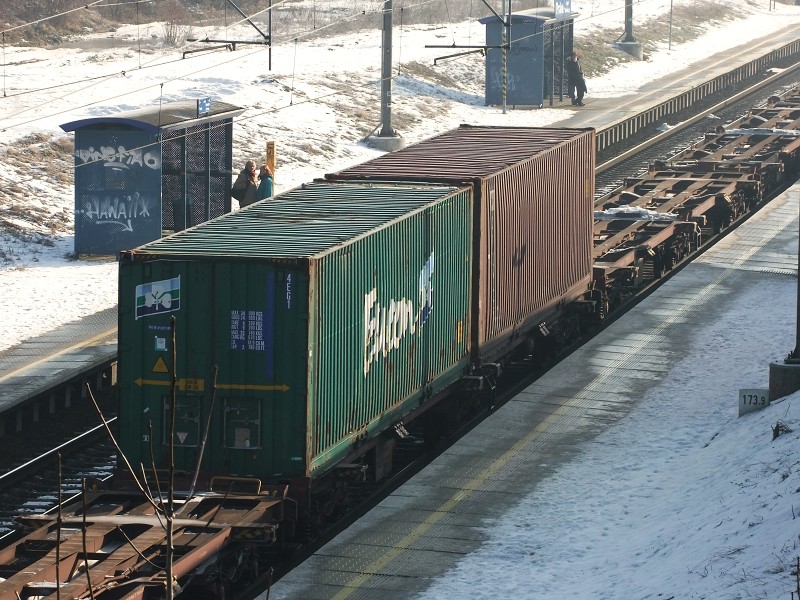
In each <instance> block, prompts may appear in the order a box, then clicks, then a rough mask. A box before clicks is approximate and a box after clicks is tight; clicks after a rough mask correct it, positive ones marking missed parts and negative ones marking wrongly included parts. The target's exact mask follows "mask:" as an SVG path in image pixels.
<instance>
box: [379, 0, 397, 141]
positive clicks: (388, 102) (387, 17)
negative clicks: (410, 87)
mask: <svg viewBox="0 0 800 600" xmlns="http://www.w3.org/2000/svg"><path fill="white" fill-rule="evenodd" d="M381 125H382V126H383V127H382V128H381V133H380V135H381V137H391V136H393V135H394V131H393V130H392V0H384V3H383V58H382V60H381Z"/></svg>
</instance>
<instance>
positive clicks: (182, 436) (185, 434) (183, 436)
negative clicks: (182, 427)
mask: <svg viewBox="0 0 800 600" xmlns="http://www.w3.org/2000/svg"><path fill="white" fill-rule="evenodd" d="M175 433H176V435H177V436H178V441H179V442H180V443H181V444H182V443H183V442H185V441H186V438H187V437H189V432H188V431H176V432H175Z"/></svg>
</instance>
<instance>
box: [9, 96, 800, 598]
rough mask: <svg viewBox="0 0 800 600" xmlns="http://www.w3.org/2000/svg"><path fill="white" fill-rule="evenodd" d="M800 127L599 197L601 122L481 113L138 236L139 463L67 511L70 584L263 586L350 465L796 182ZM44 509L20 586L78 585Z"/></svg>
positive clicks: (670, 167)
mask: <svg viewBox="0 0 800 600" xmlns="http://www.w3.org/2000/svg"><path fill="white" fill-rule="evenodd" d="M799 131H800V98H798V96H797V94H796V92H794V95H792V94H787V95H786V96H784V97H782V98H780V99H779V101H773V102H771V103H770V106H769V107H768V108H766V109H763V110H761V109H759V110H758V111H755V112H754V113H753V114H751V115H748V117H746V119H743V120H742V121H740V122H737V123H734V124H731V125H730V126H728V127H726V128H722V130H721V131H716V132H714V133H712V134H709V135H708V136H707V139H706V140H704V142H702V143H701V144H698V145H697V146H696V147H693V148H690V149H688V150H686V151H685V152H682V153H680V154H679V155H677V156H675V157H673V158H672V159H670V160H668V161H664V162H662V163H660V164H658V165H654V166H653V167H652V168H651V170H650V171H649V172H648V173H647V174H646V175H645V176H643V177H640V178H636V179H633V180H629V181H626V184H625V186H623V188H621V189H620V190H617V191H616V192H614V194H612V195H611V196H610V197H608V198H606V199H603V200H602V201H600V202H598V203H597V205H596V202H595V198H594V195H595V190H594V171H595V163H594V161H595V148H594V135H595V134H594V131H593V130H591V129H557V128H513V127H473V126H462V127H460V128H458V129H456V130H454V131H450V132H447V133H444V134H442V135H439V136H436V137H434V138H431V139H429V140H426V141H423V142H420V143H418V144H415V145H413V146H409V147H407V148H405V149H403V150H400V151H397V152H394V153H391V154H387V155H384V156H381V157H379V158H377V159H375V160H372V161H369V162H367V163H364V164H361V165H357V166H355V167H352V168H350V169H345V170H343V171H340V172H337V173H334V174H331V175H327V176H326V177H325V179H324V180H319V181H314V182H311V183H308V184H305V185H302V186H300V187H298V188H296V189H294V190H291V191H289V192H286V193H284V194H281V195H279V196H277V197H276V198H274V199H271V200H268V201H262V202H259V203H256V204H254V205H251V206H249V207H247V208H245V209H242V210H240V211H238V212H236V213H232V214H229V215H225V216H223V217H220V218H217V219H215V220H213V221H210V222H207V223H204V224H202V225H198V226H196V227H193V228H191V229H188V230H186V231H183V232H180V233H178V234H175V235H172V236H169V237H166V238H164V239H161V240H159V241H156V242H152V243H150V244H147V245H145V246H142V247H139V248H136V249H134V250H130V251H126V252H123V253H122V255H121V258H120V282H119V390H120V413H119V417H120V418H119V421H120V427H119V445H120V448H121V450H122V452H123V454H124V456H125V457H126V461H122V460H121V461H120V468H119V469H118V471H117V473H116V474H115V477H114V480H113V483H112V486H111V490H110V491H98V492H96V493H91V494H86V495H85V497H84V499H83V500H82V502H85V503H86V510H84V509H83V508H82V503H81V502H79V503H78V504H77V505H72V506H71V507H66V508H65V509H64V511H63V512H62V514H61V517H60V519H59V523H60V524H61V525H63V526H64V527H65V530H66V531H68V532H70V533H67V534H64V533H63V531H62V532H59V533H58V535H57V536H56V539H61V540H62V542H61V544H60V547H63V549H62V552H71V554H70V556H71V557H72V558H71V560H72V563H71V564H72V568H71V569H69V570H67V575H62V576H61V579H62V581H68V582H69V585H70V586H72V587H71V588H70V589H71V590H73V593H74V595H72V596H70V597H89V596H90V592H89V588H91V590H92V591H91V595H93V597H95V598H100V597H102V598H122V597H125V598H133V597H139V598H150V597H163V595H164V589H165V586H166V585H167V584H166V581H167V579H166V575H165V565H166V564H170V565H171V568H172V570H171V576H172V578H173V579H172V585H173V588H174V589H175V590H176V591H177V590H180V589H184V590H185V589H190V590H192V592H191V593H192V597H200V595H201V593H202V592H206V593H208V595H210V596H212V597H222V596H223V594H224V593H225V591H226V590H229V589H231V588H232V587H236V586H240V585H242V584H243V583H244V582H249V581H253V580H255V579H258V577H259V576H260V575H261V574H263V573H264V569H265V568H266V567H267V566H268V565H269V564H270V562H271V561H275V560H276V559H277V558H278V557H280V556H282V555H283V553H286V552H291V550H292V548H294V545H295V544H296V543H297V542H298V540H302V539H304V538H305V537H307V536H309V535H313V533H314V531H315V530H316V529H317V528H319V527H320V526H321V525H322V524H324V523H325V522H326V521H327V520H330V519H333V518H335V517H336V515H337V514H339V513H340V512H341V511H342V510H343V509H344V508H345V506H346V498H347V486H348V483H349V482H350V481H352V480H360V479H364V478H369V479H372V480H379V479H380V478H382V477H383V476H385V475H386V474H387V473H388V472H389V471H390V470H391V468H392V455H393V450H394V447H395V444H396V441H397V440H398V439H399V438H402V437H404V436H406V435H407V433H408V429H407V428H409V429H410V428H412V427H413V428H414V430H415V431H421V432H423V433H424V435H425V436H426V437H427V438H429V439H434V440H435V439H436V437H437V436H438V435H439V434H440V433H441V431H442V429H443V428H444V427H445V426H446V424H447V423H449V422H452V421H454V420H455V421H457V420H459V419H462V418H464V417H466V416H468V415H472V414H474V413H475V412H476V411H478V410H480V409H481V408H482V405H483V403H485V402H487V399H488V401H490V398H491V392H492V390H493V388H494V386H495V385H496V382H497V380H498V378H499V377H501V376H502V375H503V370H504V367H505V365H507V364H508V363H509V361H511V360H513V359H514V358H516V357H519V356H521V355H525V356H531V355H532V356H535V357H544V356H547V355H548V354H550V353H552V352H553V351H554V350H555V349H557V348H559V347H561V346H563V345H564V344H567V343H569V342H570V341H572V340H574V339H576V336H577V335H578V334H579V332H580V330H581V329H582V328H584V327H586V326H587V325H593V324H596V323H597V322H599V321H601V320H602V319H603V318H604V317H605V316H606V315H607V314H608V313H609V311H612V310H613V309H614V308H615V307H616V306H618V305H620V304H622V303H623V302H624V300H625V299H626V298H628V297H630V296H631V295H633V294H635V293H636V292H637V291H638V290H640V289H641V288H642V287H643V286H644V285H646V284H647V283H649V282H651V281H654V280H657V279H658V278H659V277H661V276H663V274H664V273H665V272H667V271H668V270H669V269H670V268H672V267H673V266H674V265H675V264H677V262H678V261H679V260H680V259H681V258H682V257H683V256H684V255H685V254H686V253H688V252H691V251H692V250H694V249H696V248H697V247H699V246H701V245H703V244H704V243H705V242H706V240H707V239H708V238H709V237H710V236H711V235H712V234H713V232H714V231H715V230H720V229H724V228H725V227H726V226H727V225H729V224H730V223H732V222H733V221H734V220H735V219H736V218H737V217H739V216H740V215H741V214H742V213H744V212H745V211H747V210H751V209H753V208H755V207H757V206H758V205H759V204H760V203H761V202H763V201H764V200H765V199H766V198H767V197H768V196H769V194H770V193H772V192H774V191H775V190H777V189H779V188H780V186H781V185H785V183H786V182H787V181H794V179H795V178H796V177H797V175H798V166H800V165H799V163H798V156H799V153H800V136H798V132H799ZM167 481H172V482H174V484H175V485H174V489H175V490H176V491H175V492H174V493H175V494H176V497H177V506H178V507H179V508H177V510H176V513H175V514H174V515H173V516H174V519H173V520H172V521H171V527H170V529H171V530H172V529H173V528H174V531H173V532H172V533H173V537H172V540H171V546H170V548H173V549H174V550H173V554H172V555H171V556H167V554H168V553H167V552H166V550H165V548H166V546H167V544H166V543H165V534H164V519H165V517H166V514H165V511H164V508H163V505H164V504H165V502H164V499H165V498H166V497H167V493H166V492H165V491H164V490H163V487H164V485H165V482H167ZM137 490H139V491H137ZM141 490H145V491H147V492H149V495H150V498H151V500H153V501H152V502H151V501H149V500H148V501H145V500H143V496H142V494H141ZM192 491H197V492H199V493H197V494H192V493H191V492H192ZM187 498H188V499H187ZM25 521H26V523H27V524H28V525H29V526H30V527H32V528H33V529H32V530H28V531H25V532H24V534H20V536H19V539H17V540H15V541H14V543H13V544H11V545H9V546H7V547H6V548H4V549H0V576H2V577H7V578H8V581H6V582H5V583H0V600H4V599H5V598H6V597H8V598H14V597H16V596H15V595H9V594H10V592H9V593H6V592H5V590H13V593H14V594H20V596H19V597H31V594H32V593H33V592H32V591H31V590H33V589H38V590H39V591H40V593H41V592H42V590H43V589H44V588H46V587H47V585H46V584H44V583H43V580H45V579H47V580H48V581H51V582H52V581H54V580H55V578H54V576H53V567H52V565H53V553H54V551H55V548H56V547H59V544H56V543H55V541H54V539H53V538H54V534H53V532H54V530H55V525H54V518H53V517H52V516H47V515H45V516H37V517H29V518H27V519H26V520H25ZM84 521H89V522H90V523H91V526H90V527H88V529H87V531H88V533H87V534H85V535H78V534H76V533H75V532H76V531H79V530H80V526H81V523H84ZM37 527H38V528H37ZM87 538H88V541H89V547H90V548H92V549H93V550H91V551H87V550H82V549H81V545H80V544H81V541H82V542H83V544H84V547H85V544H86V540H87ZM63 556H64V554H62V557H63ZM82 561H83V562H82ZM90 563H91V568H89V569H88V571H89V572H90V573H93V574H94V578H93V583H89V582H88V581H87V580H88V579H89V578H88V577H87V576H86V571H87V569H86V568H85V567H84V566H83V565H85V564H90ZM12 573H14V574H12ZM31 573H35V575H33V576H32V575H31ZM48 578H49V579H48ZM37 585H38V588H37V587H36V586H37ZM81 586H83V591H80V589H81ZM52 587H53V586H52V585H51V588H52ZM51 591H52V590H51ZM29 592H30V593H29ZM41 595H45V594H44V593H41Z"/></svg>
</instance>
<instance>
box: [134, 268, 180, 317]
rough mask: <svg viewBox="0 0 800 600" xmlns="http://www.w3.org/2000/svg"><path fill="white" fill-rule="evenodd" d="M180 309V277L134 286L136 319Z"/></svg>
mask: <svg viewBox="0 0 800 600" xmlns="http://www.w3.org/2000/svg"><path fill="white" fill-rule="evenodd" d="M180 307H181V276H180V275H178V276H177V277H174V278H172V279H164V280H162V281H153V282H152V283H143V284H142V285H137V286H136V319H140V318H142V317H147V316H150V315H157V314H161V313H168V312H173V311H176V310H179V309H180Z"/></svg>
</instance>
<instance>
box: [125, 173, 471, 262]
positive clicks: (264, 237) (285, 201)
mask: <svg viewBox="0 0 800 600" xmlns="http://www.w3.org/2000/svg"><path fill="white" fill-rule="evenodd" d="M458 191H459V188H456V187H450V186H436V185H434V186H420V185H396V184H364V183H356V184H346V183H327V182H314V183H308V184H305V185H302V186H300V187H298V188H295V189H293V190H290V191H288V192H286V193H283V194H280V195H278V196H276V197H275V198H271V199H268V200H262V201H261V202H256V203H255V204H251V205H250V206H248V207H246V208H244V209H242V210H239V211H236V212H233V213H228V214H226V215H223V216H221V217H218V218H217V219H214V220H212V221H207V222H205V223H202V224H200V225H197V226H195V227H192V228H191V229H186V230H184V231H182V232H179V233H176V234H173V235H170V236H168V237H165V238H162V239H160V240H156V241H154V242H150V243H149V244H145V245H143V246H140V247H139V248H136V249H134V250H132V251H131V253H132V254H133V255H134V256H138V257H140V258H141V257H145V258H147V257H156V256H166V257H178V256H180V257H190V258H195V257H198V258H200V257H227V258H230V257H237V258H278V259H280V258H285V259H296V258H304V257H315V256H319V255H322V254H326V253H328V252H330V251H333V250H335V249H336V248H339V247H341V246H346V245H347V244H350V243H352V242H353V241H354V240H356V239H358V238H359V237H361V236H364V235H366V234H367V233H369V232H371V231H374V230H376V229H379V228H381V227H384V226H386V225H387V224H389V223H391V222H393V221H396V220H399V219H402V218H403V217H405V216H407V215H409V214H411V213H414V212H416V211H419V210H422V209H424V208H425V207H426V206H428V205H430V204H432V203H434V202H436V201H438V200H440V199H443V198H446V197H448V196H450V195H453V194H455V193H457V192H458Z"/></svg>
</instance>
